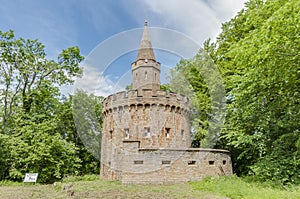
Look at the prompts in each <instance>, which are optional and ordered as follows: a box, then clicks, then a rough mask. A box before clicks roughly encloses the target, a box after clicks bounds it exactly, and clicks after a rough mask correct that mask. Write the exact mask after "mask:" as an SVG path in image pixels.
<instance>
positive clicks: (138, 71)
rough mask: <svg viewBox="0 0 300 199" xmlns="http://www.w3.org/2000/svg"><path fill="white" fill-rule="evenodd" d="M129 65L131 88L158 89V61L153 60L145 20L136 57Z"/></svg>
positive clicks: (153, 56)
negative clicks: (130, 68)
mask: <svg viewBox="0 0 300 199" xmlns="http://www.w3.org/2000/svg"><path fill="white" fill-rule="evenodd" d="M131 67H132V89H133V90H137V89H138V90H141V89H144V90H145V89H148V90H153V91H154V90H159V88H160V63H159V62H157V61H156V60H155V55H154V52H153V49H152V45H151V41H150V39H149V35H148V30H147V22H145V26H144V32H143V36H142V40H141V43H140V47H139V51H138V56H137V59H136V61H135V62H133V63H132V64H131Z"/></svg>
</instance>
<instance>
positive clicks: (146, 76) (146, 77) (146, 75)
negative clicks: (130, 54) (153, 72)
mask: <svg viewBox="0 0 300 199" xmlns="http://www.w3.org/2000/svg"><path fill="white" fill-rule="evenodd" d="M145 79H148V74H147V71H145Z"/></svg>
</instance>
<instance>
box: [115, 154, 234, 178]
mask: <svg viewBox="0 0 300 199" xmlns="http://www.w3.org/2000/svg"><path fill="white" fill-rule="evenodd" d="M120 164H121V167H120V168H121V170H122V174H121V181H122V183H125V184H129V183H134V184H145V183H156V184H157V183H161V184H165V183H180V182H187V181H199V180H201V179H203V177H206V176H222V175H232V163H231V159H230V155H229V153H228V151H225V150H216V149H200V148H199V149H193V148H191V149H138V151H137V152H136V153H131V154H125V153H124V154H123V157H122V158H121V162H120Z"/></svg>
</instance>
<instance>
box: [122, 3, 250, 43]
mask: <svg viewBox="0 0 300 199" xmlns="http://www.w3.org/2000/svg"><path fill="white" fill-rule="evenodd" d="M126 2H127V1H126ZM130 2H131V3H130V4H127V9H129V10H130V13H131V14H132V16H133V17H134V18H135V19H136V20H139V23H141V22H140V20H143V18H145V19H148V20H149V21H150V25H151V24H152V25H154V26H157V25H159V26H162V27H168V28H172V29H175V30H177V31H180V32H183V33H185V34H187V35H189V36H190V37H192V38H193V39H194V40H196V41H197V42H198V43H199V44H202V43H203V42H204V41H205V40H206V39H208V38H212V39H214V38H215V37H216V36H217V34H218V33H219V32H220V28H221V23H222V22H225V21H227V20H229V19H230V18H231V17H233V16H234V15H235V14H236V13H237V11H239V10H241V9H242V7H243V5H244V2H246V0H240V1H236V0H209V1H208V0H207V1H204V0H202V1H201V0H185V1H182V0H163V1H161V0H145V1H130ZM134 5H135V6H134ZM133 6H134V10H135V11H133V10H131V9H132V7H133Z"/></svg>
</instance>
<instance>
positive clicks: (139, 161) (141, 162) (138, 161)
mask: <svg viewBox="0 0 300 199" xmlns="http://www.w3.org/2000/svg"><path fill="white" fill-rule="evenodd" d="M133 163H134V164H144V161H143V160H135V161H134V162H133Z"/></svg>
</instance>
